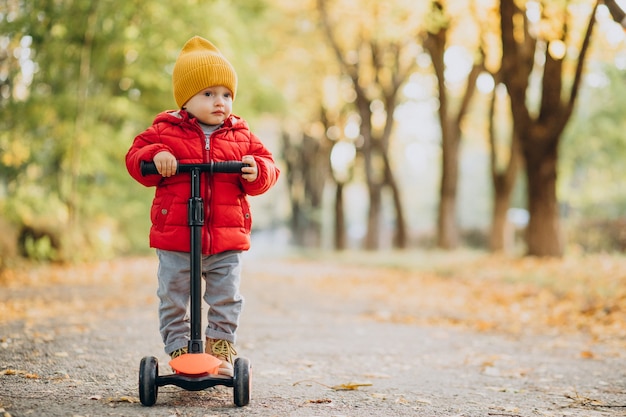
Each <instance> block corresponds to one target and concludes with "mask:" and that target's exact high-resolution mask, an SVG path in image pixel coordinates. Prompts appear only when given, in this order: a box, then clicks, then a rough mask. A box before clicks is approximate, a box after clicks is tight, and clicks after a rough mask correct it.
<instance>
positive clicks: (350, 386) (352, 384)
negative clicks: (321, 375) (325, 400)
mask: <svg viewBox="0 0 626 417" xmlns="http://www.w3.org/2000/svg"><path fill="white" fill-rule="evenodd" d="M303 382H313V383H315V384H318V385H321V386H323V387H326V388H330V389H332V390H335V391H355V390H357V389H359V388H360V387H371V386H372V384H371V383H369V382H365V383H355V382H348V383H346V384H340V385H326V384H322V383H321V382H318V381H314V380H312V379H305V380H303V381H298V382H294V383H293V386H294V387H295V386H296V385H299V384H301V383H303Z"/></svg>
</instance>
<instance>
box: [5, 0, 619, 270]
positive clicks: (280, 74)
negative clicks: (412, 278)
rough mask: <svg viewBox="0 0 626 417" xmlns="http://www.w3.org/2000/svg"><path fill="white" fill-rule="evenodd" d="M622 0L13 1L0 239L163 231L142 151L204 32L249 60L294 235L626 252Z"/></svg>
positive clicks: (299, 239)
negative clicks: (143, 179)
mask: <svg viewBox="0 0 626 417" xmlns="http://www.w3.org/2000/svg"><path fill="white" fill-rule="evenodd" d="M607 6H610V7H611V9H609V7H607ZM620 7H621V6H620V1H610V2H607V4H606V5H605V4H604V3H602V2H599V3H598V2H596V1H593V0H571V1H538V0H533V1H518V0H516V1H513V0H501V1H497V0H447V1H444V0H438V1H424V2H415V1H409V0H393V1H389V2H378V1H356V0H309V1H306V2H298V3H294V2H288V1H284V0H254V1H248V2H244V3H243V4H237V5H235V4H234V3H232V2H228V1H225V0H218V1H213V2H197V1H191V0H189V1H183V2H177V3H176V4H171V2H164V1H158V0H157V1H153V2H149V3H145V2H141V3H140V2H136V1H132V0H131V1H129V2H124V3H119V2H113V1H111V0H103V1H100V2H92V1H87V0H73V1H69V0H55V1H51V0H49V1H46V0H34V1H31V2H21V1H17V0H4V1H2V2H0V229H2V230H0V234H1V235H2V236H3V238H2V239H0V245H2V250H1V253H2V255H0V257H2V258H3V262H5V261H6V259H7V258H10V257H12V256H14V254H18V253H21V254H22V255H25V256H27V257H30V258H34V259H51V260H61V261H72V260H79V259H87V258H93V257H113V256H117V255H120V254H129V253H136V252H141V251H145V250H146V249H147V248H146V246H147V231H148V227H149V218H148V209H149V204H150V199H151V196H152V193H153V190H151V189H144V188H142V187H141V186H139V185H138V184H136V183H135V182H134V181H132V180H131V179H130V177H129V176H128V175H127V173H126V170H125V167H124V163H123V159H124V155H125V153H126V150H127V149H128V147H129V145H130V143H131V141H132V139H133V137H134V136H135V135H136V134H137V133H139V132H140V131H142V130H143V129H145V128H146V127H147V126H148V125H149V124H150V123H151V121H152V118H153V117H154V115H156V113H158V112H159V111H162V110H165V109H168V108H173V107H174V106H175V104H174V101H173V98H172V93H171V85H170V83H171V79H170V75H171V68H172V65H173V62H174V60H175V59H176V56H177V54H178V51H179V49H180V47H181V46H182V44H183V43H184V42H185V41H186V40H187V39H188V38H189V37H191V36H193V35H196V34H197V35H200V36H204V37H206V38H208V39H210V40H211V41H214V43H215V44H216V45H217V46H218V47H219V48H220V49H221V50H222V52H223V53H224V54H225V55H226V56H227V57H228V59H229V60H231V62H232V63H233V65H234V66H235V68H236V69H237V72H238V75H239V78H240V91H239V92H238V96H237V101H236V103H235V113H237V114H240V115H242V116H244V117H245V118H246V119H248V121H249V122H250V124H251V126H252V128H253V130H255V131H256V132H257V133H258V134H259V135H260V136H261V137H262V138H264V140H265V141H266V143H267V145H268V146H269V147H270V149H272V151H273V152H274V153H275V156H276V158H277V160H278V163H279V164H280V165H281V167H282V169H283V176H282V177H281V181H280V183H279V185H278V186H277V188H275V189H274V190H272V191H271V192H270V193H269V194H268V195H265V196H261V197H259V198H255V199H253V205H254V206H255V207H254V209H255V229H256V230H255V235H256V236H258V238H259V239H267V240H268V241H269V242H271V244H272V245H275V247H276V248H277V250H278V248H279V247H280V245H281V244H288V245H300V246H312V247H324V248H335V249H346V248H360V249H368V250H375V249H380V248H392V247H395V248H411V247H431V246H438V247H441V248H444V249H454V248H457V247H459V246H462V245H475V246H480V247H485V248H486V247H491V249H493V250H504V251H509V252H513V253H519V254H531V255H539V256H561V255H562V254H563V253H564V252H565V253H566V252H567V251H568V250H574V249H577V250H578V249H583V250H609V251H611V250H620V251H621V250H623V248H624V246H626V243H625V242H626V231H625V229H624V226H623V224H624V221H623V220H622V219H623V212H624V209H625V208H626V189H625V188H624V187H623V186H621V182H622V181H621V180H622V179H623V178H624V175H625V174H626V172H624V168H623V164H621V163H620V160H621V157H622V155H623V154H624V152H626V149H625V139H626V138H625V137H624V134H623V132H624V131H625V130H624V126H623V124H624V120H623V116H622V115H623V114H624V109H623V108H624V107H625V106H626V100H624V99H623V98H622V97H625V96H624V95H623V94H621V92H623V91H624V88H625V87H624V79H625V78H626V55H625V52H624V51H625V50H626V49H625V48H624V43H625V42H626V39H625V36H624V30H623V28H622V27H621V26H620V23H621V20H620V19H619V18H618V17H615V16H616V12H615V11H616V10H618V11H619V10H621V8H620ZM611 12H613V14H611ZM617 13H619V12H617ZM618 16H619V14H618ZM522 173H523V175H522ZM518 174H519V175H518ZM581 230H584V233H583V232H581ZM285 236H286V238H284V237H285ZM516 236H517V238H516ZM489 242H490V244H489ZM0 265H1V263H0Z"/></svg>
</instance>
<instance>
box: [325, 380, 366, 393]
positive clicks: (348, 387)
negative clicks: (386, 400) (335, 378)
mask: <svg viewBox="0 0 626 417" xmlns="http://www.w3.org/2000/svg"><path fill="white" fill-rule="evenodd" d="M371 386H372V384H370V383H365V384H357V383H353V382H350V383H347V384H341V385H333V386H332V387H331V388H332V389H334V390H335V391H354V390H357V389H359V388H360V387H371Z"/></svg>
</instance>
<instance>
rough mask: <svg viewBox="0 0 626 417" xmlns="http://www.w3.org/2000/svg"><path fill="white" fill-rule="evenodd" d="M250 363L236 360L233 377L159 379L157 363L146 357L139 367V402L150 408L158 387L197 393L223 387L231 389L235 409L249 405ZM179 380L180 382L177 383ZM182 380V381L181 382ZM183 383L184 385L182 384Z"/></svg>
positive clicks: (172, 376) (170, 376)
mask: <svg viewBox="0 0 626 417" xmlns="http://www.w3.org/2000/svg"><path fill="white" fill-rule="evenodd" d="M250 368H251V367H250V361H249V360H248V359H246V358H237V359H235V363H234V364H233V377H232V378H225V377H219V376H210V375H209V376H200V377H197V378H193V377H185V376H176V375H169V376H167V377H159V362H158V360H157V358H155V357H154V356H146V357H144V358H143V359H142V360H141V363H140V365H139V400H140V401H141V404H143V405H145V406H147V407H150V406H152V405H154V404H155V403H156V400H157V396H158V392H159V386H163V385H168V384H174V385H178V384H177V382H180V385H179V386H183V387H184V388H185V389H188V390H192V391H198V390H200V389H204V388H207V387H210V386H215V385H225V386H230V387H233V400H234V403H235V405H236V406H237V407H243V406H246V405H248V404H249V403H250V391H251V380H250ZM177 379H180V380H181V381H177ZM183 379H184V381H183ZM183 382H184V384H183Z"/></svg>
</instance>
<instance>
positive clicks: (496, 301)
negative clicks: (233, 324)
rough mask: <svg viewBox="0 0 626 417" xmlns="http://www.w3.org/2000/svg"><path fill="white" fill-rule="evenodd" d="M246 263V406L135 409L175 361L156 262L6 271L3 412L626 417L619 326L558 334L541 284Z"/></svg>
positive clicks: (220, 401) (242, 350)
mask: <svg viewBox="0 0 626 417" xmlns="http://www.w3.org/2000/svg"><path fill="white" fill-rule="evenodd" d="M427 256H428V255H427ZM483 269H485V268H483ZM244 270H245V275H244V285H243V288H242V289H243V293H244V296H245V297H246V307H245V311H244V314H243V316H242V325H241V328H240V330H239V341H238V350H239V354H240V355H241V356H245V357H247V358H248V359H250V361H251V362H252V366H253V371H252V372H253V373H252V375H253V376H252V382H253V388H252V389H253V391H252V401H251V403H250V405H248V406H246V407H243V408H237V407H235V406H234V405H233V393H232V389H230V388H225V387H216V388H209V389H207V390H205V391H199V392H188V391H184V390H181V389H180V388H177V387H170V386H168V387H162V388H160V389H159V393H158V399H157V403H156V405H154V406H153V407H144V406H142V405H141V404H140V403H139V399H138V384H137V379H138V368H139V362H140V359H141V358H142V357H144V356H147V355H154V356H157V357H158V358H159V363H160V366H161V373H163V372H164V371H163V369H164V368H166V367H167V358H166V356H165V355H164V353H163V350H162V344H161V341H160V337H159V334H158V323H157V320H156V319H157V315H156V299H155V278H154V273H155V271H156V261H155V259H154V258H152V257H150V258H142V259H126V260H117V261H115V262H105V263H98V264H94V265H90V266H88V267H85V266H83V267H73V268H65V267H60V266H56V267H49V266H48V267H39V268H35V269H29V270H24V271H21V272H19V271H18V272H15V273H14V275H12V276H10V277H9V278H6V277H5V280H4V282H3V283H0V416H3V417H11V416H12V417H21V416H70V417H77V416H83V417H96V416H98V417H100V416H130V417H139V416H163V417H170V416H181V417H182V416H190V417H217V416H219V417H223V416H267V417H273V416H281V417H282V416H294V417H300V416H302V417H305V416H306V417H314V416H334V417H340V416H349V417H365V416H368V417H369V416H395V417H399V416H432V417H436V416H448V417H452V416H459V417H460V416H463V417H485V416H508V417H515V416H523V417H529V416H585V417H594V416H626V355H625V354H624V350H623V348H624V340H625V339H626V335H624V334H623V333H621V332H622V330H621V327H619V326H616V324H615V323H612V324H609V325H606V326H604V327H602V329H601V330H597V329H596V331H595V332H594V331H592V330H590V329H591V327H589V326H586V327H585V326H583V328H581V325H580V324H579V325H578V326H568V323H569V321H573V320H574V318H573V317H572V320H568V319H567V317H570V316H567V315H563V314H561V316H562V317H561V316H559V317H561V320H563V324H562V325H560V324H558V323H557V322H555V321H554V317H555V316H554V315H555V314H556V313H555V311H554V310H558V308H561V307H558V306H557V307H558V308H557V307H555V308H551V307H550V304H544V307H545V308H544V309H541V308H539V307H538V305H539V304H531V305H528V303H530V301H529V300H538V301H536V302H537V303H541V302H542V301H541V300H544V301H545V299H546V296H545V295H542V294H543V293H542V292H541V291H539V292H534V293H533V291H534V290H532V288H531V287H528V286H523V287H519V286H517V284H515V285H514V284H510V283H507V282H504V283H502V282H501V280H499V279H497V280H496V279H495V278H494V280H493V281H485V280H483V281H481V282H469V281H462V280H461V281H458V280H456V279H455V278H454V277H450V276H446V275H445V274H439V275H436V274H431V273H429V272H424V271H423V270H410V269H405V268H393V267H390V266H387V265H378V266H372V265H371V264H369V263H366V262H362V263H359V262H332V261H328V260H324V259H317V258H316V257H308V258H302V257H301V258H297V259H294V258H292V259H289V260H285V259H274V258H271V257H266V256H252V255H251V256H247V258H246V265H245V268H244ZM512 286H513V287H515V288H516V290H515V291H517V292H515V294H517V295H516V298H512V299H514V300H518V301H515V302H512V301H509V300H508V299H507V298H506V297H507V296H506V294H511V291H513V290H511V288H512ZM497 288H500V289H502V290H501V291H500V290H499V292H498V293H497V294H496V295H493V294H492V296H490V297H489V298H485V296H484V294H485V293H490V291H496V289H497ZM520 288H521V289H520ZM520 291H521V293H523V297H522V298H521V301H520V297H521V296H520V295H519V294H520ZM513 304H516V305H515V306H514V305H513ZM559 305H560V304H559ZM576 320H579V319H578V318H576ZM592 320H595V319H592ZM622 326H623V324H622ZM576 327H579V328H581V329H580V331H578V330H576ZM610 329H614V330H610ZM603 335H604V337H603Z"/></svg>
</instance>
